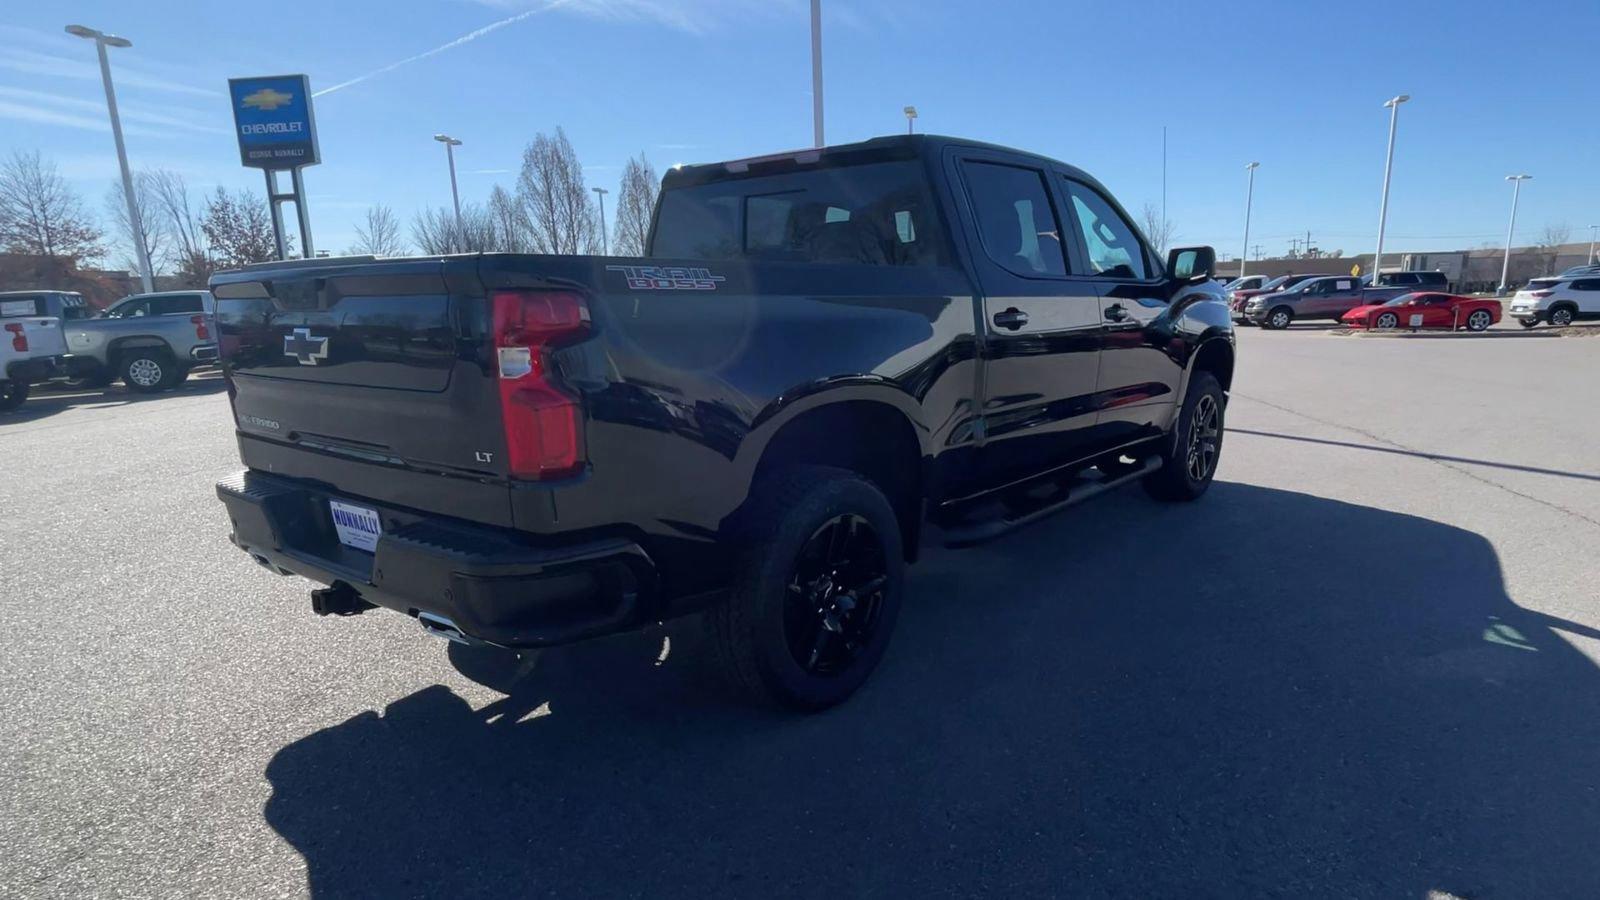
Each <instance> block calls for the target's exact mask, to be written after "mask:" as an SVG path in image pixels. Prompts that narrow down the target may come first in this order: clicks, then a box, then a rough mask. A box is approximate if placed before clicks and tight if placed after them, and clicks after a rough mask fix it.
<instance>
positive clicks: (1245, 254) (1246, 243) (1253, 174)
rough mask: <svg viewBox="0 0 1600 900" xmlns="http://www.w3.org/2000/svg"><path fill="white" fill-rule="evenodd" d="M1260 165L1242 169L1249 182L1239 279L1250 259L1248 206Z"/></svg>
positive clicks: (1252, 199) (1247, 185)
mask: <svg viewBox="0 0 1600 900" xmlns="http://www.w3.org/2000/svg"><path fill="white" fill-rule="evenodd" d="M1260 165H1261V163H1258V162H1253V163H1251V164H1249V165H1248V166H1245V167H1244V170H1245V171H1246V172H1248V173H1249V176H1248V177H1249V181H1247V182H1246V183H1245V189H1244V252H1243V253H1241V254H1239V277H1240V278H1243V277H1244V263H1245V260H1246V259H1249V258H1250V204H1251V202H1252V201H1254V199H1255V194H1256V169H1257V168H1258V167H1259V166H1260Z"/></svg>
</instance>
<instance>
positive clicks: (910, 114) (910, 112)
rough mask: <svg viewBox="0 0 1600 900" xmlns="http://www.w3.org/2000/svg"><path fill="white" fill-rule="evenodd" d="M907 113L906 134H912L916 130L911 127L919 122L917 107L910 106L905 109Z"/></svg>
mask: <svg viewBox="0 0 1600 900" xmlns="http://www.w3.org/2000/svg"><path fill="white" fill-rule="evenodd" d="M905 113H906V134H911V133H912V131H913V130H914V129H913V128H912V127H911V126H912V124H913V123H915V122H916V120H917V108H916V107H915V106H908V107H906V109H905Z"/></svg>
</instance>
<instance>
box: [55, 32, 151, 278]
mask: <svg viewBox="0 0 1600 900" xmlns="http://www.w3.org/2000/svg"><path fill="white" fill-rule="evenodd" d="M67 34H70V35H73V36H74V37H81V38H84V39H86V40H91V41H94V46H95V50H96V52H98V53H99V55H100V80H101V81H104V82H105V85H106V108H107V109H108V110H110V111H111V137H112V138H113V139H114V140H115V141H116V142H117V163H118V164H119V165H120V166H122V193H123V195H124V196H125V197H126V198H127V200H128V227H129V229H130V230H131V231H132V232H133V249H134V252H135V253H136V254H138V257H139V281H140V283H141V284H143V285H144V292H145V293H146V294H149V293H152V292H154V291H155V289H156V288H155V282H154V281H153V280H152V279H151V274H150V253H149V251H148V250H147V249H146V248H145V245H144V227H143V225H142V224H141V223H140V220H139V202H138V201H137V200H135V199H134V196H133V173H131V172H129V171H128V148H127V147H126V146H124V145H123V143H122V118H121V117H120V116H118V115H117V92H116V91H115V90H114V89H113V88H112V87H111V60H110V59H109V58H107V56H106V48H107V47H132V46H133V41H130V40H128V39H127V38H125V37H117V36H116V35H114V34H106V33H105V32H103V31H96V30H94V29H93V28H89V27H87V26H84V25H68V26H67Z"/></svg>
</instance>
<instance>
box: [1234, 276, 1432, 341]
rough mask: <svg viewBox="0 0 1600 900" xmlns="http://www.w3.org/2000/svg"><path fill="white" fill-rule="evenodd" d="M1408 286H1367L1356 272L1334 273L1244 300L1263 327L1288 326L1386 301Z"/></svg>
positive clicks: (1248, 313)
mask: <svg viewBox="0 0 1600 900" xmlns="http://www.w3.org/2000/svg"><path fill="white" fill-rule="evenodd" d="M1405 293H1409V290H1408V289H1406V288H1364V287H1362V286H1361V281H1360V279H1358V278H1356V277H1355V276H1353V275H1333V276H1328V277H1321V278H1311V279H1308V280H1305V281H1301V282H1299V283H1298V284H1296V285H1294V286H1293V287H1291V288H1288V289H1286V290H1281V291H1277V292H1274V293H1271V294H1258V295H1256V296H1254V297H1251V298H1250V300H1249V301H1248V302H1247V303H1246V304H1245V308H1244V315H1245V318H1247V319H1249V320H1250V321H1252V322H1254V323H1256V324H1257V325H1260V326H1261V327H1262V328H1268V329H1273V330H1277V329H1281V328H1288V327H1289V323H1290V322H1293V321H1295V320H1296V319H1332V320H1333V321H1335V322H1338V321H1340V320H1341V319H1342V318H1343V316H1344V314H1345V313H1347V312H1349V311H1350V310H1352V309H1355V308H1356V307H1358V306H1366V305H1369V304H1376V303H1387V302H1388V301H1390V300H1393V299H1394V298H1395V297H1398V296H1400V295H1401V294H1405Z"/></svg>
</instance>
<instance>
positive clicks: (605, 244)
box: [589, 188, 611, 256]
mask: <svg viewBox="0 0 1600 900" xmlns="http://www.w3.org/2000/svg"><path fill="white" fill-rule="evenodd" d="M589 190H591V191H594V192H595V193H596V194H597V195H599V197H600V255H601V256H610V255H611V244H610V242H609V241H608V240H607V239H606V195H607V194H609V193H611V192H610V191H608V190H606V189H605V188H590V189H589Z"/></svg>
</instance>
